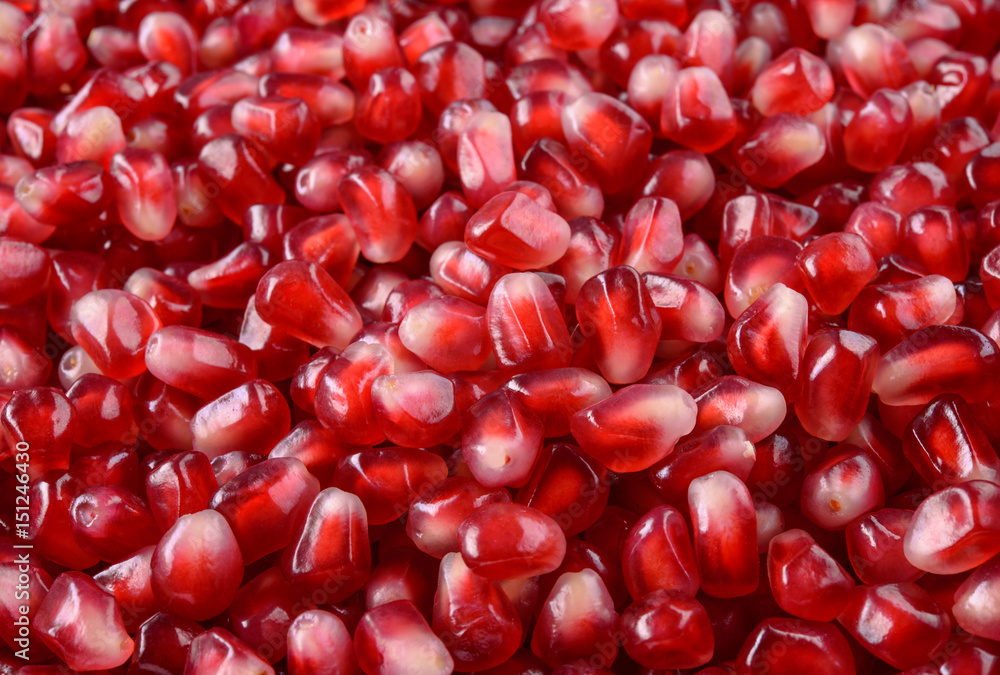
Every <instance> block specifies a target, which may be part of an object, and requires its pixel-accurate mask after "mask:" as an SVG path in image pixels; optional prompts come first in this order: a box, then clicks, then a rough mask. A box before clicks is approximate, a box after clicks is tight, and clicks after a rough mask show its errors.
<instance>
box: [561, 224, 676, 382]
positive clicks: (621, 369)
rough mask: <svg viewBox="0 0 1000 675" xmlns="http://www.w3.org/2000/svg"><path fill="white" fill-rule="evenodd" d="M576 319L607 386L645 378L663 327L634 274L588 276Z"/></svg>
mask: <svg viewBox="0 0 1000 675" xmlns="http://www.w3.org/2000/svg"><path fill="white" fill-rule="evenodd" d="M626 222H627V221H626ZM576 315H577V319H578V320H579V322H580V326H581V329H582V330H583V332H584V335H585V336H586V338H587V342H588V345H589V346H590V349H591V352H592V353H593V355H594V358H595V360H596V361H597V364H598V367H599V368H600V369H601V373H602V374H603V375H604V378H605V379H606V380H607V381H608V382H611V383H613V384H628V383H631V382H635V381H637V380H639V379H640V378H642V377H643V376H644V375H645V374H646V371H648V370H649V366H650V364H651V363H652V361H653V355H654V352H655V350H656V344H657V342H658V341H659V338H660V331H661V323H660V316H659V313H658V312H657V311H656V310H655V309H654V307H653V300H652V298H651V297H650V294H649V290H648V289H647V288H646V284H645V283H644V282H643V280H642V277H641V276H640V275H639V273H638V272H636V270H634V269H632V268H631V267H627V266H619V267H612V268H610V269H608V270H606V271H604V272H601V273H599V274H597V275H595V276H594V277H592V278H591V279H590V280H589V281H587V282H586V283H585V284H583V286H582V288H581V289H580V292H579V295H578V297H577V301H576Z"/></svg>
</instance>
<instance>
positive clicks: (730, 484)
mask: <svg viewBox="0 0 1000 675" xmlns="http://www.w3.org/2000/svg"><path fill="white" fill-rule="evenodd" d="M688 508H689V509H690V512H691V526H692V530H693V535H694V551H695V555H696V557H697V560H698V570H699V572H700V576H701V587H702V590H703V591H704V592H705V593H707V594H708V595H711V596H712V597H717V598H732V597H739V596H741V595H746V594H747V593H749V592H750V591H752V590H753V589H754V588H756V586H757V582H758V576H759V572H760V564H759V560H758V558H757V518H756V514H755V512H754V508H753V503H752V502H751V499H750V492H749V491H748V490H747V488H746V486H745V485H744V484H743V482H742V481H740V479H739V478H737V477H736V476H734V475H733V474H731V473H729V472H727V471H714V472H712V473H709V474H707V475H705V476H702V477H699V478H695V479H694V480H693V481H691V485H690V487H689V488H688Z"/></svg>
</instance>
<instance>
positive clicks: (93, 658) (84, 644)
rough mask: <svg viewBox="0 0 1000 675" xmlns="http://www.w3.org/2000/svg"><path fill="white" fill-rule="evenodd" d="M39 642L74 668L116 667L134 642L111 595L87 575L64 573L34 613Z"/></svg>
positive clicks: (128, 652) (98, 668)
mask: <svg viewBox="0 0 1000 675" xmlns="http://www.w3.org/2000/svg"><path fill="white" fill-rule="evenodd" d="M34 625H35V630H36V631H37V632H38V634H39V637H40V638H41V640H42V642H43V643H44V644H45V646H47V647H48V648H49V649H51V650H52V651H53V652H54V653H55V654H56V655H57V656H58V657H59V658H61V659H62V660H63V661H64V662H65V663H66V665H68V666H69V667H70V668H73V669H74V670H101V669H102V668H116V667H118V666H120V665H122V664H124V663H126V662H127V661H128V659H129V657H130V656H132V650H133V647H134V643H133V642H132V639H131V638H130V637H129V636H128V633H126V632H125V626H124V625H123V624H122V617H121V611H120V610H119V607H118V603H117V602H115V599H114V597H113V596H112V595H111V594H110V593H108V592H107V591H105V590H104V589H102V588H101V587H100V586H98V585H97V583H96V582H94V580H93V579H91V578H90V577H89V576H87V575H86V574H83V573H81V572H64V573H62V574H60V575H59V576H58V577H57V578H56V580H55V581H54V582H53V583H52V586H51V587H50V588H49V592H48V594H47V595H46V596H45V599H43V600H42V604H41V606H40V607H39V608H38V611H37V612H36V614H35V620H34Z"/></svg>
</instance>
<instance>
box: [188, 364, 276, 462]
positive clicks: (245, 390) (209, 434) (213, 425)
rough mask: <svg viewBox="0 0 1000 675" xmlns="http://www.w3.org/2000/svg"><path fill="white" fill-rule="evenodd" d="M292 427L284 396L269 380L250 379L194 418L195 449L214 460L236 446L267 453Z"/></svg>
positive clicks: (205, 406)
mask: <svg viewBox="0 0 1000 675" xmlns="http://www.w3.org/2000/svg"><path fill="white" fill-rule="evenodd" d="M290 428H291V411H290V410H289V408H288V403H287V402H286V401H285V398H284V396H282V394H281V392H279V391H278V390H277V389H276V388H275V387H274V385H272V384H271V383H270V382H267V381H266V380H259V379H258V380H250V381H249V382H247V383H245V384H242V385H240V386H239V387H237V388H235V389H233V390H232V391H229V392H227V393H225V394H223V395H222V396H220V397H219V398H217V399H215V400H213V401H209V402H208V403H206V404H205V405H204V406H203V407H202V408H201V409H200V410H198V412H196V413H195V415H194V417H192V418H191V435H192V438H193V448H194V449H195V450H197V451H198V452H203V453H205V454H206V455H208V456H209V457H210V458H215V457H218V456H219V455H222V454H225V453H226V452H228V451H229V450H230V449H231V448H233V447H239V448H242V449H244V450H245V451H246V452H252V453H258V454H266V453H267V452H269V451H270V450H271V448H273V447H274V445H275V444H276V443H277V442H278V441H279V440H281V438H282V437H283V436H284V435H285V434H287V433H288V431H289V429H290Z"/></svg>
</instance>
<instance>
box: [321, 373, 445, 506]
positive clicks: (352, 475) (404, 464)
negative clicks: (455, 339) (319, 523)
mask: <svg viewBox="0 0 1000 675" xmlns="http://www.w3.org/2000/svg"><path fill="white" fill-rule="evenodd" d="M449 384H450V383H449ZM428 445H435V444H433V443H431V444H428ZM447 475H448V467H447V465H446V464H445V462H444V460H443V459H441V458H440V457H439V456H437V455H435V454H433V453H430V452H427V451H425V450H417V449H415V448H383V449H376V450H368V451H364V452H360V453H356V454H353V455H348V456H347V457H344V458H343V459H341V460H340V463H339V465H338V467H337V472H336V473H335V474H334V487H339V488H341V489H342V490H344V491H346V492H351V493H352V494H356V495H357V496H358V497H359V498H360V499H361V502H362V504H364V506H365V511H366V512H367V514H368V522H369V523H370V524H372V525H384V524H386V523H389V522H392V521H393V520H395V519H396V518H398V517H399V516H400V515H402V514H403V513H405V512H406V510H407V509H408V508H409V505H410V504H411V503H412V502H413V501H414V500H416V499H417V498H418V497H420V496H421V495H423V494H425V493H427V492H428V491H429V490H430V489H432V488H433V486H435V485H437V484H438V483H440V482H441V481H442V480H444V479H445V478H446V477H447Z"/></svg>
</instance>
